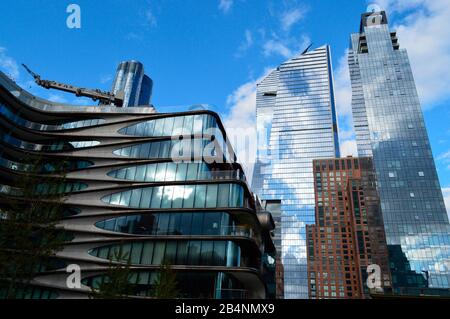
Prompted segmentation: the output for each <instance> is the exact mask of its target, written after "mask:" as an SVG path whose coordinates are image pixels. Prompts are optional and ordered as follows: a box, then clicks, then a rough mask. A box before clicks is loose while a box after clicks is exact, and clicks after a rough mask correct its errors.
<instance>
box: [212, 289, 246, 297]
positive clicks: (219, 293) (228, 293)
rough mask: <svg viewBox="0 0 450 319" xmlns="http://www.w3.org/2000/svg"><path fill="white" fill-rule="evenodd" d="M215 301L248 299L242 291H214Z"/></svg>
mask: <svg viewBox="0 0 450 319" xmlns="http://www.w3.org/2000/svg"><path fill="white" fill-rule="evenodd" d="M216 299H248V291H247V290H244V289H216Z"/></svg>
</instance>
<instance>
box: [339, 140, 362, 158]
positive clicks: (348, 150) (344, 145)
mask: <svg viewBox="0 0 450 319" xmlns="http://www.w3.org/2000/svg"><path fill="white" fill-rule="evenodd" d="M340 146H341V157H346V156H350V155H351V156H354V157H357V156H358V150H357V147H356V141H355V140H348V141H344V142H341V144H340Z"/></svg>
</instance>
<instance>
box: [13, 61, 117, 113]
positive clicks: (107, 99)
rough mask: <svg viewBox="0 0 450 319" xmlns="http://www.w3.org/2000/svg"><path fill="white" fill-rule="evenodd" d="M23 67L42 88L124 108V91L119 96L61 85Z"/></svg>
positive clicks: (97, 90)
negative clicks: (43, 78)
mask: <svg viewBox="0 0 450 319" xmlns="http://www.w3.org/2000/svg"><path fill="white" fill-rule="evenodd" d="M22 65H23V67H24V68H25V70H27V72H28V73H30V74H31V76H32V77H33V78H34V81H35V82H36V84H37V85H39V86H42V87H43V88H46V89H56V90H60V91H64V92H68V93H73V94H75V95H76V96H84V97H88V98H90V99H92V100H93V101H99V102H100V104H103V105H110V104H113V105H115V106H118V107H121V106H123V100H124V92H123V91H119V92H117V94H113V93H111V92H105V91H101V90H99V89H85V88H80V87H77V86H73V85H70V84H64V83H59V82H56V81H49V80H42V79H41V76H40V75H39V74H36V73H34V72H33V71H31V70H30V68H29V67H27V66H26V65H25V64H23V63H22Z"/></svg>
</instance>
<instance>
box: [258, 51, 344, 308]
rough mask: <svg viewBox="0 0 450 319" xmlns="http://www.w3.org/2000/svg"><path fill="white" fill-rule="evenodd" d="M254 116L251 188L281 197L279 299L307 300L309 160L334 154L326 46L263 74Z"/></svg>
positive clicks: (334, 130)
mask: <svg viewBox="0 0 450 319" xmlns="http://www.w3.org/2000/svg"><path fill="white" fill-rule="evenodd" d="M256 116H257V130H258V152H257V161H256V164H255V169H254V176H253V182H252V183H253V189H254V191H255V192H256V193H257V194H258V195H259V197H261V199H263V200H266V201H274V200H275V201H276V200H280V201H281V216H280V217H279V218H278V220H277V218H275V223H276V224H278V227H276V230H275V245H276V246H277V251H279V252H281V260H282V263H283V267H284V297H285V298H287V299H292V298H308V282H307V256H306V228H305V226H306V225H307V224H313V223H314V179H313V165H312V162H313V159H320V158H328V157H339V142H338V132H337V119H336V110H335V101H334V92H333V77H332V66H331V57H330V49H329V47H328V46H323V47H320V48H318V49H316V50H314V51H310V52H304V53H302V54H300V55H299V56H297V57H294V58H292V59H290V60H288V61H286V62H284V63H283V64H281V65H280V66H279V67H278V68H277V69H275V70H273V71H272V72H271V73H270V74H269V75H268V76H267V77H266V78H264V79H263V80H262V81H261V82H260V83H259V84H258V87H257V100H256ZM280 226H281V227H280Z"/></svg>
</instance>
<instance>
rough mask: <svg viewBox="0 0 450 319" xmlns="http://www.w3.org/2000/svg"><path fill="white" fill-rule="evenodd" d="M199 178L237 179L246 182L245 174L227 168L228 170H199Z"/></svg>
mask: <svg viewBox="0 0 450 319" xmlns="http://www.w3.org/2000/svg"><path fill="white" fill-rule="evenodd" d="M198 178H199V179H205V180H207V179H213V180H229V179H233V180H239V181H243V182H247V180H246V178H245V175H244V173H243V172H241V171H240V170H228V171H217V170H211V171H205V172H200V173H199V175H198Z"/></svg>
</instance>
